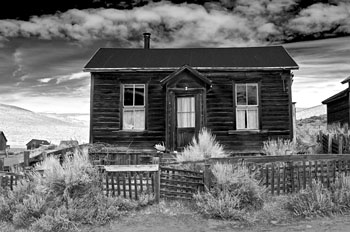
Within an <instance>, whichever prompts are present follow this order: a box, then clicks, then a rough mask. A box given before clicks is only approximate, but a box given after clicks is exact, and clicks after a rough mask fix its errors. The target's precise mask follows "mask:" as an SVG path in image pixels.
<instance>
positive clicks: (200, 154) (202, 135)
mask: <svg viewBox="0 0 350 232" xmlns="http://www.w3.org/2000/svg"><path fill="white" fill-rule="evenodd" d="M224 156H225V152H224V148H223V146H222V145H220V144H219V143H218V142H217V141H215V135H213V134H212V133H211V132H210V131H209V130H207V129H206V128H202V130H201V131H200V132H199V134H198V139H196V137H195V136H194V137H193V139H192V142H191V143H190V144H189V145H188V146H186V147H185V148H184V151H183V152H182V153H180V154H178V155H177V157H176V159H177V161H179V162H183V161H196V160H203V159H205V158H210V157H224Z"/></svg>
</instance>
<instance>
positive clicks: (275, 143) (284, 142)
mask: <svg viewBox="0 0 350 232" xmlns="http://www.w3.org/2000/svg"><path fill="white" fill-rule="evenodd" d="M263 152H264V153H265V154H266V155H268V156H278V155H287V154H296V153H297V152H296V147H295V144H294V143H293V142H292V141H290V140H289V139H280V138H278V139H277V140H274V139H269V140H268V141H264V145H263Z"/></svg>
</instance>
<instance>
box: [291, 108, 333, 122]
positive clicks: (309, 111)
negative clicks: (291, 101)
mask: <svg viewBox="0 0 350 232" xmlns="http://www.w3.org/2000/svg"><path fill="white" fill-rule="evenodd" d="M324 114H327V106H325V105H318V106H314V107H310V108H299V109H298V108H297V109H296V117H297V120H299V119H304V118H310V117H312V116H320V115H324Z"/></svg>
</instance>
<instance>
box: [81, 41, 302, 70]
mask: <svg viewBox="0 0 350 232" xmlns="http://www.w3.org/2000/svg"><path fill="white" fill-rule="evenodd" d="M183 65H188V66H191V67H192V68H194V69H197V70H210V69H216V70H218V69H219V70H220V69H223V70H247V69H252V70H265V69H268V70H269V69H298V68H299V67H298V65H297V64H296V62H295V61H294V60H293V58H291V56H290V55H289V54H288V52H287V51H286V50H285V49H284V47H282V46H268V47H233V48H232V47H230V48H162V49H158V48H156V49H141V48H100V49H99V50H98V51H97V52H96V53H95V55H94V56H93V57H92V58H91V59H90V61H89V62H88V63H87V64H86V66H85V67H84V71H88V72H106V71H122V70H149V71H159V70H176V69H178V68H179V67H181V66H183Z"/></svg>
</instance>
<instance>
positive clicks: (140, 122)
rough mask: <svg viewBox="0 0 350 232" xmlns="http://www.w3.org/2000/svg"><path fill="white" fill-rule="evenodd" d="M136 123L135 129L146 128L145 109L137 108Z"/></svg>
mask: <svg viewBox="0 0 350 232" xmlns="http://www.w3.org/2000/svg"><path fill="white" fill-rule="evenodd" d="M134 124H135V126H134V128H135V129H144V128H145V110H144V109H135V112H134Z"/></svg>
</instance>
